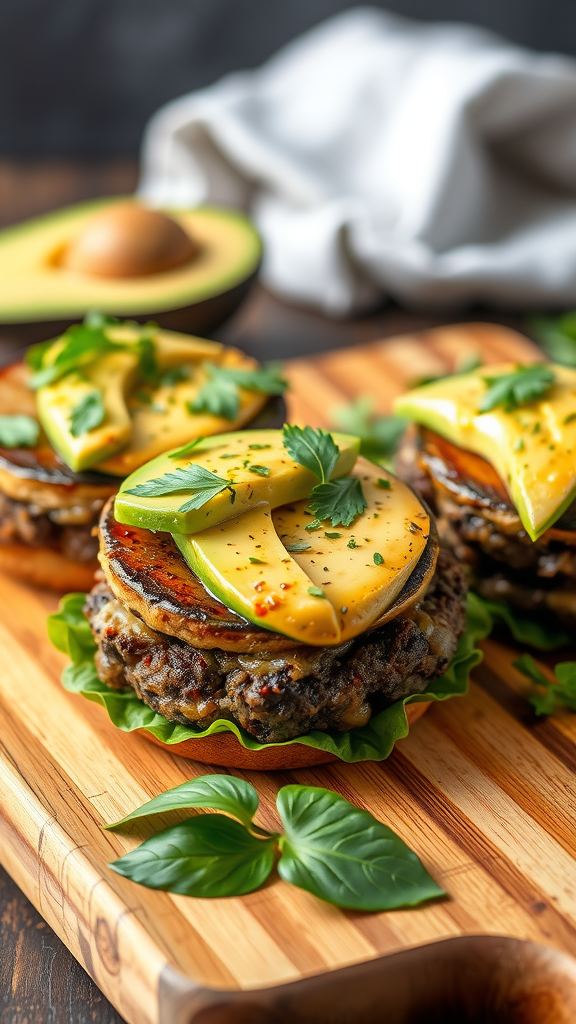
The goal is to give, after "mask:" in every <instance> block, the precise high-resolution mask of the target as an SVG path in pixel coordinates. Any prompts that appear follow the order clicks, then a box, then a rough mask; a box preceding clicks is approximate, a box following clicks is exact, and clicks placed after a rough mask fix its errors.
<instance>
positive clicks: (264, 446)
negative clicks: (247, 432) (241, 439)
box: [248, 444, 272, 452]
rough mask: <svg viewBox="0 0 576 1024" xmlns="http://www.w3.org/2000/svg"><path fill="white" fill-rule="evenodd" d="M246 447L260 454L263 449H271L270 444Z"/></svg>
mask: <svg viewBox="0 0 576 1024" xmlns="http://www.w3.org/2000/svg"><path fill="white" fill-rule="evenodd" d="M248 447H249V448H250V450H251V451H253V452H254V451H256V452H262V451H264V449H265V448H271V447H272V445H271V444H249V445H248Z"/></svg>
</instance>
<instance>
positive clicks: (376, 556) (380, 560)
mask: <svg viewBox="0 0 576 1024" xmlns="http://www.w3.org/2000/svg"><path fill="white" fill-rule="evenodd" d="M374 565H384V559H383V558H382V555H381V554H380V552H379V551H375V552H374Z"/></svg>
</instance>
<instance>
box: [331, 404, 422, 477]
mask: <svg viewBox="0 0 576 1024" xmlns="http://www.w3.org/2000/svg"><path fill="white" fill-rule="evenodd" d="M373 408H374V402H373V401H372V399H371V398H369V397H368V396H367V395H364V396H363V397H360V398H357V399H356V400H355V401H354V402H351V404H350V405H345V406H343V407H342V408H340V409H334V410H333V412H332V418H333V420H334V423H335V424H336V426H338V427H339V428H340V429H341V430H345V431H346V432H347V433H348V434H355V435H356V437H359V438H360V453H361V455H364V457H365V458H366V459H370V461H371V462H375V463H376V465H378V466H386V467H387V466H388V465H389V464H391V461H392V459H393V457H394V455H395V453H396V449H397V447H398V442H399V441H400V438H401V437H402V435H403V433H404V431H405V430H406V427H407V426H408V421H407V420H404V419H402V418H401V417H400V416H374V414H373Z"/></svg>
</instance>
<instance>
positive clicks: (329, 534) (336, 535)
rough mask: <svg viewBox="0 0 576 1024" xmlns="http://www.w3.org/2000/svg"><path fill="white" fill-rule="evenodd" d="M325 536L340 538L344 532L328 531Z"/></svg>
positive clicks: (331, 538)
mask: <svg viewBox="0 0 576 1024" xmlns="http://www.w3.org/2000/svg"><path fill="white" fill-rule="evenodd" d="M324 536H325V537H328V538H329V539H330V540H338V538H339V537H341V536H342V534H341V533H328V532H327V533H325V534H324Z"/></svg>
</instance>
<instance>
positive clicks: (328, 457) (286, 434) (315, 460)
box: [283, 423, 340, 484]
mask: <svg viewBox="0 0 576 1024" xmlns="http://www.w3.org/2000/svg"><path fill="white" fill-rule="evenodd" d="M283 444H284V447H285V448H286V450H287V451H288V453H289V455H291V456H292V458H293V459H294V462H297V463H298V465H299V466H304V467H305V468H306V469H309V470H310V471H311V472H312V473H314V476H317V477H318V479H319V480H320V482H321V483H323V484H324V483H326V481H327V480H329V479H330V477H331V475H332V473H333V471H334V469H335V468H336V463H337V462H338V456H339V454H340V451H339V448H338V445H337V444H335V442H334V439H333V437H332V434H329V433H328V431H327V430H321V429H318V430H314V428H313V427H293V426H290V425H289V424H288V423H285V424H284V430H283Z"/></svg>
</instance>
